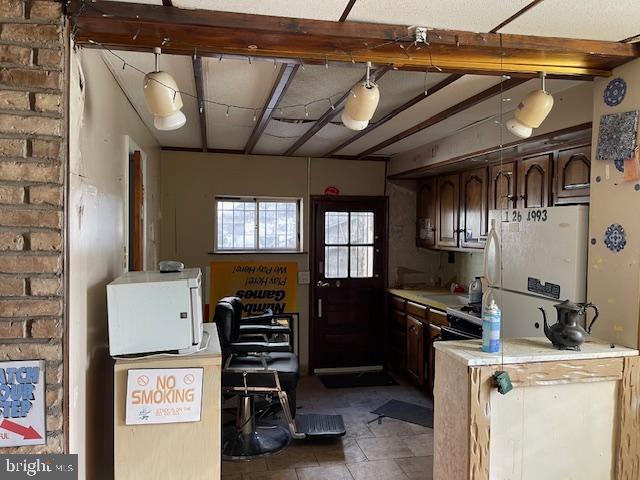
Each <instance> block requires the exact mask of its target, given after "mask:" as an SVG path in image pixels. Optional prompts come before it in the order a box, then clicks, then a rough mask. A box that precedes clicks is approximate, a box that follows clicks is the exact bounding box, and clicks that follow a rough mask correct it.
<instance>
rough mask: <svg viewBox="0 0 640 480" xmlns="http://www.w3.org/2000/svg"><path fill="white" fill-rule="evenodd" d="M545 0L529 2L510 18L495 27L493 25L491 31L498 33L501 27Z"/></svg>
mask: <svg viewBox="0 0 640 480" xmlns="http://www.w3.org/2000/svg"><path fill="white" fill-rule="evenodd" d="M542 2H543V0H533V2H531V3H529V4H528V5H525V6H524V7H522V8H521V9H520V10H518V11H517V12H516V13H514V14H513V15H511V16H510V17H509V18H507V19H506V20H505V21H504V22H502V23H500V24H499V25H496V26H495V27H493V28H492V29H491V30H489V31H490V32H491V33H497V32H498V31H499V30H500V29H501V28H504V27H506V26H507V25H509V24H510V23H511V22H513V21H514V20H515V19H516V18H518V17H519V16H520V15H522V14H523V13H525V12H528V11H529V10H531V9H532V8H533V7H535V6H536V5H539V4H540V3H542Z"/></svg>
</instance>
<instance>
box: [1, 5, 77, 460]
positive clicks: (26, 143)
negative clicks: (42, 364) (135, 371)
mask: <svg viewBox="0 0 640 480" xmlns="http://www.w3.org/2000/svg"><path fill="white" fill-rule="evenodd" d="M63 23H64V22H63V16H62V7H61V4H60V3H57V2H54V1H40V0H34V1H26V2H25V1H22V0H0V360H22V359H44V360H45V361H46V383H47V398H46V402H47V445H46V446H45V447H37V448H36V447H32V448H28V449H26V448H23V449H3V450H2V451H1V452H0V453H10V451H11V450H16V451H22V452H33V451H48V452H61V451H63V449H64V434H63V410H62V409H63V403H62V402H63V385H62V382H63V370H64V366H63V346H62V337H63V324H64V322H63V297H62V294H63V276H62V275H63V251H64V249H63V243H64V236H63V225H64V215H63V214H64V212H63V198H64V195H63V192H64V178H65V175H64V170H65V167H64V166H65V150H66V144H65V137H66V122H65V116H64V108H65V105H64V95H63V85H64V64H63V63H64V62H63V58H64V41H63V38H64V37H63V32H64V25H63Z"/></svg>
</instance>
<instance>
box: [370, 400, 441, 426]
mask: <svg viewBox="0 0 640 480" xmlns="http://www.w3.org/2000/svg"><path fill="white" fill-rule="evenodd" d="M371 413H375V414H376V415H378V418H377V419H376V420H380V419H381V418H382V417H389V418H395V419H396V420H402V421H403V422H409V423H415V424H416V425H422V426H423V427H428V428H433V408H431V407H423V406H420V405H415V404H413V403H407V402H402V401H400V400H390V401H388V402H387V403H385V404H384V405H382V406H381V407H378V408H376V409H375V410H372V411H371ZM372 422H375V420H372Z"/></svg>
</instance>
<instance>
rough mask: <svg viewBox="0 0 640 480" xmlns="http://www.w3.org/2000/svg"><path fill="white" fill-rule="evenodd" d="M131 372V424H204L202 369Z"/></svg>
mask: <svg viewBox="0 0 640 480" xmlns="http://www.w3.org/2000/svg"><path fill="white" fill-rule="evenodd" d="M127 373H128V377H127V406H126V422H125V423H126V424H127V425H141V424H155V423H181V422H199V421H200V415H201V412H202V374H203V369H202V368H151V369H141V370H129V371H128V372H127Z"/></svg>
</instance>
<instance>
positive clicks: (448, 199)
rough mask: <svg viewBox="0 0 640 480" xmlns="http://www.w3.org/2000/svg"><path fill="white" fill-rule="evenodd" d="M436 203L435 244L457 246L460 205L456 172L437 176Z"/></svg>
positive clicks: (458, 179)
mask: <svg viewBox="0 0 640 480" xmlns="http://www.w3.org/2000/svg"><path fill="white" fill-rule="evenodd" d="M437 205H438V209H437V218H438V222H437V224H436V239H437V240H436V245H437V246H438V247H457V246H458V234H459V232H458V208H459V205H460V177H459V176H458V175H457V174H455V175H445V176H443V177H438V204H437Z"/></svg>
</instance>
